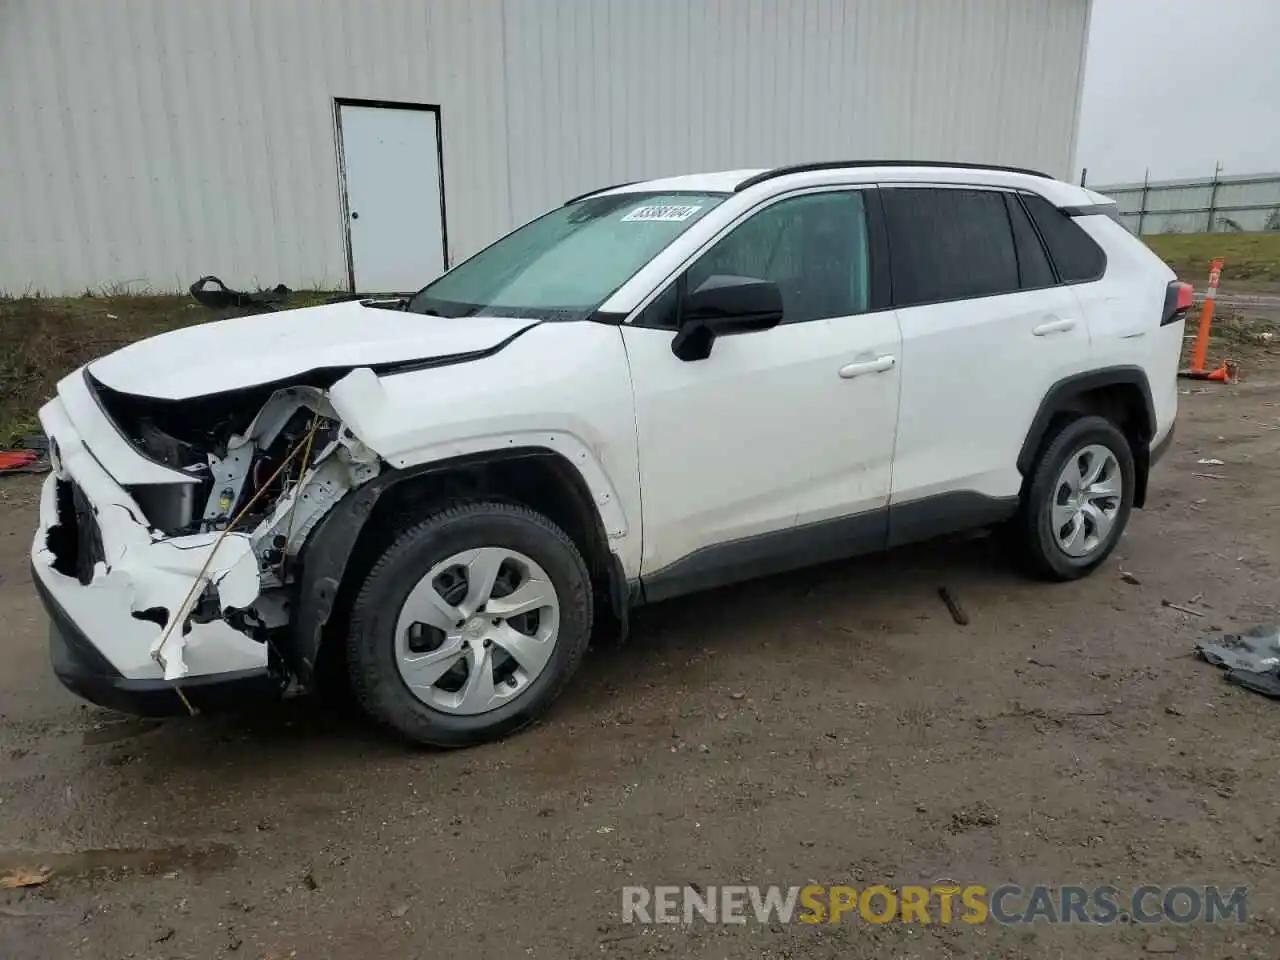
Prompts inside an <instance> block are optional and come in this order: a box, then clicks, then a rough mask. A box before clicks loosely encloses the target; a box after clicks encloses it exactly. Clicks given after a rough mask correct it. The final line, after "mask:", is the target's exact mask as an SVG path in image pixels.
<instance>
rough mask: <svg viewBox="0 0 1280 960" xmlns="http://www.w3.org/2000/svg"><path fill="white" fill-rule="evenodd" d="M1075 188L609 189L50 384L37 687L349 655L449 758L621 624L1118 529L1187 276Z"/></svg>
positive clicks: (1165, 414)
mask: <svg viewBox="0 0 1280 960" xmlns="http://www.w3.org/2000/svg"><path fill="white" fill-rule="evenodd" d="M1113 210H1114V208H1113V206H1112V204H1111V203H1110V202H1109V201H1107V200H1106V198H1104V197H1101V196H1099V195H1097V194H1094V193H1091V192H1090V191H1087V190H1085V189H1083V188H1080V187H1076V186H1072V185H1069V184H1065V183H1060V182H1058V181H1055V180H1053V179H1050V178H1048V177H1046V176H1044V175H1042V174H1036V173H1034V172H1031V171H1022V170H1014V169H1009V168H996V167H978V166H965V165H963V164H950V165H946V164H907V163H890V162H875V163H868V162H861V163H848V164H812V165H807V166H801V167H790V168H783V169H778V170H772V171H763V172H761V171H738V172H728V173H719V174H708V175H700V176H689V177H678V178H674V179H669V180H661V181H654V182H649V183H635V184H630V185H625V186H620V187H614V188H610V189H606V190H602V191H599V192H596V193H593V194H590V195H587V196H585V197H580V198H577V199H575V200H573V201H570V202H569V203H567V204H566V205H564V206H563V207H561V208H559V209H557V210H553V211H552V212H550V213H548V214H546V215H545V216H543V217H541V218H539V219H537V220H535V221H533V222H532V223H530V224H527V225H526V226H524V227H522V228H520V229H519V230H516V231H515V232H514V233H512V234H510V235H509V236H507V237H505V238H504V239H502V240H499V241H498V242H497V243H495V244H494V245H493V246H491V247H489V248H488V249H486V250H484V251H483V252H481V253H479V254H477V255H476V256H475V257H473V258H472V259H470V260H468V261H467V262H465V263H463V264H461V265H460V266H458V267H455V268H454V269H453V270H451V271H450V272H449V273H447V274H445V275H444V276H442V277H441V278H439V279H438V280H436V281H435V282H433V283H432V284H430V285H429V286H427V287H426V288H425V289H423V290H421V291H420V292H418V293H417V294H415V295H413V296H412V297H408V298H405V299H403V300H395V301H385V300H384V301H377V302H375V301H365V302H354V301H353V302H347V303H339V304H335V305H330V306H322V307H313V308H310V309H301V310H294V311H288V312H284V313H277V314H270V315H267V316H251V317H245V318H241V319H232V320H225V321H222V322H218V323H210V324H206V325H203V326H195V327H190V328H187V329H182V330H178V331H175V332H172V333H168V334H165V335H163V336H159V337H155V338H153V339H150V340H146V341H143V342H140V343H136V344H133V345H132V346H129V347H126V348H125V349H123V350H120V351H119V352H117V353H114V354H112V355H110V356H108V357H105V358H103V359H101V360H98V361H95V362H93V363H90V364H88V365H87V366H86V367H84V368H83V369H80V370H78V371H76V372H75V373H73V374H71V375H70V376H68V377H67V378H66V379H64V380H63V381H62V382H61V383H60V384H59V386H58V394H57V397H56V398H55V399H53V400H51V401H50V402H49V403H48V404H47V405H46V406H45V407H44V408H43V409H42V410H41V412H40V417H41V420H42V422H43V424H44V428H45V430H46V432H47V433H48V435H49V436H50V437H51V439H52V444H51V449H52V458H53V467H54V469H53V474H52V475H51V476H50V478H49V479H48V481H47V483H46V484H45V487H44V492H43V499H42V503H41V517H40V529H39V530H38V531H37V533H36V535H35V540H34V543H33V546H32V562H33V566H34V570H35V582H36V584H37V586H38V587H39V590H40V592H41V594H42V596H43V598H44V602H45V605H46V606H47V608H48V610H49V613H50V616H51V619H52V622H53V630H52V652H53V661H54V666H55V669H56V671H57V674H58V676H59V677H60V678H61V679H62V681H63V682H64V683H65V684H66V686H68V687H69V688H70V689H72V690H74V691H75V692H77V693H79V694H81V695H82V696H84V697H86V698H88V699H90V700H93V701H95V702H98V703H102V704H105V705H108V706H111V707H117V708H120V709H124V710H130V711H140V712H146V713H166V712H171V711H183V710H187V709H192V710H196V709H213V708H215V707H218V706H220V705H225V704H228V703H233V704H238V703H241V702H244V701H245V700H246V699H249V698H251V697H252V696H266V697H275V696H279V695H280V694H281V692H282V691H283V690H284V689H285V688H286V687H288V686H290V685H291V684H293V685H296V686H299V687H302V688H306V687H309V686H311V685H313V684H314V683H315V682H316V680H317V678H318V676H320V675H322V674H323V673H324V670H322V669H321V668H322V667H325V669H328V667H335V668H337V669H338V670H339V671H340V672H342V673H344V674H345V675H346V677H347V678H348V679H349V681H350V684H351V686H352V688H353V689H354V692H355V696H356V698H357V700H358V701H359V702H360V703H361V704H362V705H363V707H364V708H365V709H366V710H367V711H368V712H369V713H370V714H372V715H373V716H374V717H376V718H378V719H379V720H381V721H383V722H385V723H386V724H389V725H390V726H391V727H393V728H395V729H396V730H398V731H400V732H401V733H403V734H405V735H407V736H408V737H411V738H414V739H416V740H419V741H423V742H427V743H432V744H440V745H447V746H459V745H464V744H468V743H474V742H477V741H480V740H484V739H490V738H494V737H497V736H501V735H503V734H506V733H508V732H510V731H513V730H515V729H517V728H519V727H521V726H523V725H524V724H526V723H528V722H529V721H531V720H532V719H534V718H535V717H537V716H538V715H539V714H541V713H542V712H543V711H544V710H545V709H546V707H547V706H548V704H550V703H551V701H552V700H553V699H554V698H555V696H556V695H557V694H558V693H559V692H560V691H561V690H562V689H563V688H564V686H565V684H566V683H567V682H568V681H569V678H570V677H571V676H572V675H573V673H574V671H575V669H576V668H577V667H578V664H579V662H580V661H581V659H582V656H583V653H584V651H585V650H586V647H587V643H588V639H589V637H590V635H591V633H592V630H593V627H599V625H600V624H601V621H602V620H603V619H606V618H607V619H608V620H610V621H611V622H612V624H613V626H614V627H615V628H616V629H623V630H625V626H626V618H627V611H628V609H629V608H631V607H632V606H634V605H636V604H638V603H643V602H650V601H654V600H660V599H665V598H668V597H672V596H676V595H678V594H682V593H687V592H690V591H694V590H700V589H704V588H707V587H712V586H716V585H720V584H725V583H729V582H732V581H736V580H742V579H746V578H750V577H754V576H758V575H762V574H766V573H771V572H774V571H780V570H784V569H788V568H795V567H799V566H803V565H807V564H812V563H818V562H822V561H827V560H831V559H835V558H838V557H844V556H849V555H852V554H856V553H861V552H867V551H873V550H880V549H884V548H886V547H891V546H894V545H896V544H900V543H905V542H908V541H912V540H919V539H923V538H927V537H930V536H933V535H936V534H940V533H945V532H948V531H954V530H957V529H961V528H966V527H971V526H979V525H999V526H1000V527H1001V528H1002V530H1003V531H1004V532H1005V533H1006V534H1007V535H1008V539H1009V540H1010V542H1011V543H1012V544H1013V545H1015V546H1016V547H1017V548H1018V550H1019V552H1020V553H1021V555H1022V556H1023V558H1024V559H1025V560H1026V561H1028V562H1029V564H1030V566H1031V568H1032V569H1033V570H1034V571H1036V572H1038V573H1039V574H1041V575H1044V576H1047V577H1049V578H1055V579H1067V578H1071V577H1077V576H1080V575H1082V574H1084V573H1086V572H1088V571H1089V570H1091V569H1093V568H1094V567H1096V566H1097V565H1098V564H1099V563H1101V562H1102V560H1103V559H1104V558H1105V557H1106V556H1107V554H1108V553H1109V552H1110V551H1111V549H1112V548H1113V547H1114V546H1115V543H1116V540H1117V538H1118V537H1119V536H1120V534H1121V531H1122V530H1123V528H1124V526H1125V522H1126V520H1127V518H1128V514H1129V511H1130V508H1131V507H1132V506H1140V505H1141V504H1142V502H1143V499H1144V497H1145V492H1146V484H1147V472H1148V469H1149V467H1150V465H1151V463H1152V462H1153V461H1154V460H1155V459H1156V457H1157V455H1158V454H1159V453H1160V451H1161V450H1162V449H1164V447H1165V446H1166V444H1167V442H1168V441H1169V439H1170V438H1171V431H1172V426H1173V421H1174V416H1175V413H1176V406H1177V388H1176V384H1175V374H1176V368H1177V363H1178V355H1179V349H1180V346H1181V341H1182V328H1183V316H1184V314H1185V311H1186V308H1187V307H1188V306H1189V304H1190V290H1189V288H1186V287H1185V286H1184V285H1182V284H1178V283H1176V282H1175V281H1174V277H1173V274H1172V273H1171V271H1170V270H1169V269H1168V268H1167V267H1166V266H1165V265H1164V264H1163V263H1161V262H1160V261H1159V260H1158V259H1157V258H1156V257H1155V256H1154V255H1153V254H1151V253H1150V252H1149V251H1148V250H1147V249H1146V248H1145V247H1144V246H1143V245H1142V244H1141V243H1140V242H1139V241H1138V240H1136V239H1134V238H1133V237H1131V236H1130V235H1129V234H1128V233H1126V232H1125V231H1124V229H1122V228H1121V227H1120V225H1119V224H1118V223H1117V222H1116V220H1115V219H1114V215H1113Z"/></svg>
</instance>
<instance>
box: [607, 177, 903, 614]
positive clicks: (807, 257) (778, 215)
mask: <svg viewBox="0 0 1280 960" xmlns="http://www.w3.org/2000/svg"><path fill="white" fill-rule="evenodd" d="M724 274H729V275H737V276H749V277H756V278H758V279H765V280H771V281H773V282H775V283H777V284H778V286H779V288H780V289H781V292H782V296H783V312H784V319H783V321H782V323H781V324H780V325H779V326H777V327H775V328H773V329H772V330H764V331H758V332H754V333H743V334H737V335H734V336H724V337H720V338H719V339H717V340H716V341H715V343H714V345H713V346H712V348H711V354H710V356H708V357H706V358H705V359H702V360H694V361H688V362H686V361H683V360H680V359H679V358H677V357H676V356H675V355H674V354H672V352H671V340H672V336H673V334H672V330H673V329H674V327H675V325H677V324H678V322H679V315H678V310H676V309H675V308H676V304H677V302H678V300H679V297H680V296H681V295H682V291H684V290H692V289H696V287H697V285H698V284H699V283H701V282H702V281H703V280H705V279H706V278H707V277H709V276H713V275H724ZM868 311H869V255H868V243H867V229H866V212H865V207H864V204H863V195H862V194H861V193H860V192H859V191H857V190H847V189H846V190H839V191H825V192H817V193H808V194H802V195H799V196H793V197H789V198H784V199H782V200H779V201H777V202H775V203H774V204H772V205H771V206H769V207H766V208H764V209H763V210H760V211H758V212H756V213H754V214H752V215H751V216H749V217H748V218H747V219H746V220H744V221H743V222H741V223H740V224H738V225H737V226H735V227H734V228H733V229H732V230H731V231H730V232H729V233H727V234H726V235H725V236H724V237H723V238H722V239H720V240H718V241H717V242H716V243H715V244H714V245H712V246H711V248H710V249H709V250H707V252H706V253H704V254H703V255H702V256H701V257H699V258H698V259H697V260H696V261H695V262H694V263H693V264H692V265H691V266H690V267H689V269H688V270H687V271H686V272H685V274H684V275H683V276H682V277H681V278H679V279H678V280H676V281H675V282H673V284H672V285H671V286H670V287H668V288H667V290H666V291H664V293H663V294H662V295H660V296H659V297H658V298H657V299H656V300H655V301H653V303H652V304H650V306H649V307H648V308H646V309H645V310H644V311H643V312H642V314H641V315H640V317H638V318H637V322H636V323H633V324H628V325H626V326H624V327H623V337H624V340H625V343H626V347H627V356H628V358H629V361H630V366H631V380H632V383H633V385H634V391H635V408H636V423H637V428H638V438H639V454H640V481H641V498H642V505H643V514H642V516H643V522H644V547H643V553H644V559H643V564H642V569H641V575H642V578H643V579H644V583H645V591H646V595H647V596H649V598H650V599H660V598H661V597H663V596H670V595H674V594H676V593H682V592H686V591H689V590H693V589H701V588H703V587H707V586H711V585H714V584H716V583H720V582H728V581H731V580H737V579H744V578H746V577H749V576H751V575H754V574H762V573H770V572H774V571H776V570H781V569H786V568H788V567H796V566H803V565H805V564H807V563H810V562H816V561H820V560H823V559H829V558H831V557H832V556H839V555H843V554H845V553H853V552H856V551H858V550H861V549H870V548H875V547H879V546H883V542H884V539H885V536H886V532H887V521H886V510H885V507H886V503H887V500H888V495H889V484H890V460H891V456H892V453H893V439H894V430H895V427H896V425H897V418H898V369H897V353H898V348H899V345H900V338H899V334H898V325H897V318H896V316H895V315H894V313H893V312H892V311H881V312H868Z"/></svg>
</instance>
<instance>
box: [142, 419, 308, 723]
mask: <svg viewBox="0 0 1280 960" xmlns="http://www.w3.org/2000/svg"><path fill="white" fill-rule="evenodd" d="M321 399H323V395H322V396H321ZM316 406H317V410H316V415H315V417H313V418H312V420H311V426H310V427H309V428H308V430H307V435H306V436H305V437H303V438H302V439H301V440H299V441H298V442H297V443H296V444H294V446H293V449H292V450H290V451H289V453H288V454H287V455H286V456H285V458H284V459H283V460H282V461H280V465H279V466H278V467H276V469H275V470H274V472H272V474H271V476H269V477H268V478H267V482H266V483H264V484H262V485H261V486H260V487H258V489H257V490H255V491H254V492H253V496H252V497H250V498H249V502H248V503H246V504H245V505H244V506H243V507H241V508H240V510H239V512H238V513H237V514H236V515H235V516H234V517H232V518H231V522H230V523H228V524H227V525H226V526H225V527H223V528H222V530H221V531H220V532H219V534H218V539H217V540H215V541H214V542H213V549H211V550H210V551H209V555H208V556H207V557H205V558H204V563H203V564H201V565H200V570H199V572H198V573H196V576H195V580H193V581H192V583H191V589H190V590H189V591H187V597H186V599H185V600H183V601H182V604H181V605H180V606H179V607H178V609H177V612H176V613H175V614H174V615H173V616H171V617H170V618H169V622H168V623H167V624H165V628H164V633H162V634H161V635H160V644H159V645H158V646H157V647H156V652H155V654H153V659H154V660H155V661H156V662H157V663H159V664H160V665H161V666H164V661H163V660H162V659H161V653H160V651H161V650H163V649H164V645H165V643H166V642H167V641H168V639H169V634H171V633H172V632H173V627H174V624H176V623H177V622H178V621H179V620H183V619H186V618H185V617H184V616H180V614H182V612H183V611H184V610H186V609H187V604H189V603H191V601H192V599H193V598H194V597H195V596H196V594H197V593H198V592H199V590H200V589H201V587H202V585H203V582H204V575H205V574H206V573H207V572H208V570H209V564H211V563H212V562H213V558H214V557H215V556H216V555H217V553H218V547H220V546H221V545H222V541H223V540H225V539H226V538H227V534H229V533H231V531H232V530H233V529H234V528H235V526H236V524H238V523H239V522H240V521H241V520H243V519H244V518H245V516H247V515H248V513H249V511H250V510H252V509H253V507H254V505H255V504H256V503H257V502H258V500H259V499H260V498H261V497H262V494H263V493H264V492H265V491H266V490H267V489H268V488H269V487H270V486H271V484H273V483H275V481H276V478H277V477H279V476H280V474H281V473H282V472H284V469H285V468H286V467H287V466H289V464H290V463H292V462H293V458H294V457H296V456H297V455H298V454H299V453H301V452H302V450H303V449H304V447H305V449H306V451H307V456H308V457H309V456H310V455H311V445H312V442H313V441H314V439H315V435H316V430H317V429H319V426H320V411H319V409H318V408H319V404H317V405H316ZM305 470H306V461H305V460H304V461H303V471H304V473H305ZM299 482H301V481H299ZM295 502H296V501H295ZM290 517H292V507H290ZM173 689H174V691H175V692H176V693H177V694H178V699H180V700H181V701H182V704H183V706H185V707H186V708H187V712H188V713H190V714H191V715H192V716H195V714H196V709H195V707H194V706H192V704H191V701H190V700H188V699H187V695H186V694H185V693H183V691H182V687H181V686H179V684H178V681H177V680H174V681H173Z"/></svg>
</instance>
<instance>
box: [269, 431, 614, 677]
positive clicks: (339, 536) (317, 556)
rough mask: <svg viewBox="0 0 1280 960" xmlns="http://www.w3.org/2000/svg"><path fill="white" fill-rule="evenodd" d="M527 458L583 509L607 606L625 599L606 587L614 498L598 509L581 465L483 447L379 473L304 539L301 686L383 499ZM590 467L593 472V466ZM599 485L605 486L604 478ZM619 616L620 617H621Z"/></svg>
mask: <svg viewBox="0 0 1280 960" xmlns="http://www.w3.org/2000/svg"><path fill="white" fill-rule="evenodd" d="M539 436H546V437H549V436H550V435H549V434H540V435H539ZM532 457H549V458H553V459H554V462H555V464H556V466H557V467H558V472H560V473H562V475H563V476H564V477H565V478H566V480H567V481H568V485H569V486H570V487H571V488H572V495H573V496H574V497H575V498H577V499H579V500H580V501H581V502H582V506H583V507H584V508H588V507H589V508H590V513H591V515H592V519H593V520H594V527H595V536H596V538H597V541H598V542H597V543H596V544H594V545H593V546H594V547H596V548H598V549H601V550H603V551H604V559H605V560H606V561H607V563H608V572H609V574H610V581H611V582H610V600H611V601H612V602H613V605H614V606H615V610H616V607H617V604H618V602H619V600H620V598H621V597H623V596H625V595H626V594H625V584H616V583H613V582H612V581H613V580H615V579H616V578H617V577H619V576H624V574H623V570H622V564H621V563H620V561H619V560H618V556H617V554H616V553H614V552H613V550H612V549H611V546H610V542H611V541H612V540H614V539H616V538H617V537H619V536H625V534H626V524H625V518H622V519H621V523H620V530H621V532H620V533H615V532H614V531H615V529H618V527H619V524H618V523H617V522H616V521H617V519H618V518H621V509H620V508H619V507H618V506H617V498H616V497H613V496H611V497H610V499H608V500H606V501H605V504H603V505H602V504H601V503H600V494H598V493H597V492H596V489H597V488H596V487H594V486H593V485H592V483H591V481H590V480H589V479H588V476H587V475H586V472H585V471H584V470H582V469H581V468H580V466H579V463H581V462H582V461H579V463H575V462H574V461H573V460H570V458H569V457H567V456H566V455H565V454H564V452H563V451H561V450H555V449H550V448H548V447H545V446H515V445H511V446H503V447H498V448H494V447H489V448H487V449H481V450H477V451H474V452H469V453H462V454H460V455H456V456H452V457H448V458H445V459H440V460H434V461H427V462H423V463H419V464H416V465H413V466H409V467H403V468H393V469H390V470H384V471H383V472H382V473H381V474H379V475H378V476H377V477H375V478H374V479H373V480H371V481H369V482H368V483H366V484H365V485H364V486H362V487H360V488H358V489H356V490H352V491H351V492H349V493H347V494H346V495H345V496H344V497H343V498H342V499H341V500H339V501H338V503H337V504H336V505H335V506H334V507H333V509H332V510H330V511H329V512H328V513H327V514H325V516H324V517H323V518H322V519H321V520H320V522H319V523H318V524H317V525H316V528H315V529H314V530H313V531H312V532H311V534H310V536H309V537H308V538H307V542H306V544H305V545H304V547H303V550H302V553H301V564H300V566H301V576H300V578H299V582H298V584H297V592H296V601H295V602H296V603H297V615H296V617H294V619H293V622H292V629H291V631H290V634H291V635H290V643H289V647H290V649H289V650H288V651H287V657H288V660H289V662H290V666H291V667H292V668H293V670H294V673H295V674H297V676H298V677H299V679H300V680H301V681H302V682H303V683H304V684H305V683H307V682H309V681H310V678H311V676H312V675H313V673H314V671H315V668H316V661H317V657H318V655H319V651H320V646H321V643H322V641H323V637H324V631H325V627H326V626H327V625H328V623H329V621H330V619H331V618H332V616H333V613H334V608H335V604H336V601H337V598H338V592H339V590H340V588H341V587H342V583H343V579H344V577H345V576H346V573H347V566H348V563H349V560H350V558H351V555H352V553H353V551H354V550H355V547H356V543H357V541H358V540H359V537H360V534H361V532H362V531H363V530H364V528H365V524H366V523H367V522H368V520H369V518H370V517H371V516H372V515H373V512H374V510H375V508H376V507H377V505H378V502H379V500H381V499H382V497H383V495H384V494H386V493H387V492H388V491H389V490H391V489H392V488H393V487H395V486H397V485H399V484H402V483H405V482H408V481H414V480H419V479H421V478H423V477H427V476H430V475H431V474H433V473H448V472H451V471H455V470H460V469H468V468H474V467H477V466H483V465H486V464H491V463H497V462H500V461H509V460H521V459H527V458H532ZM575 459H576V458H575ZM586 462H588V463H593V464H594V460H593V459H592V458H590V457H588V459H587V461H586ZM595 466H596V469H599V465H598V464H595ZM601 476H603V472H601ZM605 482H606V483H607V478H606V480H605ZM610 493H611V488H610ZM608 504H613V505H614V508H615V510H616V512H617V515H618V517H617V518H615V524H614V526H612V527H611V526H610V524H609V523H608V520H607V518H606V511H605V510H603V509H602V506H605V505H608ZM620 612H621V613H622V614H623V616H624V617H625V611H620Z"/></svg>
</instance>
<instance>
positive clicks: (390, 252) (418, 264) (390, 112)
mask: <svg viewBox="0 0 1280 960" xmlns="http://www.w3.org/2000/svg"><path fill="white" fill-rule="evenodd" d="M436 120H437V114H436V112H435V111H434V110H430V109H425V108H423V109H415V108H408V107H382V106H363V105H356V104H349V103H341V104H339V105H338V127H339V131H340V133H341V141H340V142H341V148H342V168H343V171H344V175H345V187H346V216H347V237H348V243H349V249H350V258H351V262H350V267H351V278H350V280H351V285H352V290H353V291H354V292H359V293H405V292H410V291H414V290H417V289H419V288H420V287H422V286H423V285H424V284H426V283H427V281H429V280H434V279H435V278H436V277H438V276H439V275H440V274H441V273H443V272H444V268H445V249H444V219H443V210H442V206H441V196H442V191H441V186H440V143H439V139H438V137H437V132H438V131H437V126H436Z"/></svg>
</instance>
